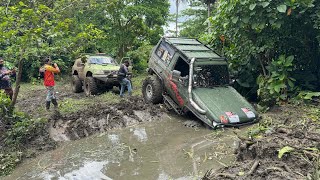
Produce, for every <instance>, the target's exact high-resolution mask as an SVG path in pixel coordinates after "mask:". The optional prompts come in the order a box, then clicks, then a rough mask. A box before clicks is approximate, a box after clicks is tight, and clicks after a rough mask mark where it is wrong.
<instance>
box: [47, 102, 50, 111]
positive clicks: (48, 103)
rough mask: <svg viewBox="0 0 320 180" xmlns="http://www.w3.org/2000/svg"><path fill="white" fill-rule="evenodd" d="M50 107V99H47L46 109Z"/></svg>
mask: <svg viewBox="0 0 320 180" xmlns="http://www.w3.org/2000/svg"><path fill="white" fill-rule="evenodd" d="M49 109H50V101H46V110H47V111H49Z"/></svg>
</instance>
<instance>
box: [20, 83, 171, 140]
mask: <svg viewBox="0 0 320 180" xmlns="http://www.w3.org/2000/svg"><path fill="white" fill-rule="evenodd" d="M41 92H42V93H41ZM56 92H58V93H57V98H58V103H60V104H61V103H62V102H63V101H64V100H65V99H66V98H68V99H70V98H71V99H75V100H77V99H82V98H83V99H88V103H87V104H86V105H85V106H84V107H82V109H81V110H80V111H77V112H73V113H61V112H60V111H59V109H58V110H54V109H53V108H52V107H51V110H50V112H40V113H39V111H37V109H39V107H40V109H41V107H42V108H43V109H44V102H45V90H33V91H29V92H28V96H24V98H21V99H19V101H18V103H17V106H18V109H19V110H21V111H23V112H26V113H27V114H29V115H30V116H32V117H42V118H43V117H45V118H48V120H49V124H48V133H49V135H50V137H51V139H53V140H54V141H67V140H75V139H79V138H83V137H86V136H89V135H92V134H94V133H97V132H104V131H107V130H110V129H114V128H121V127H127V126H130V125H133V124H137V123H140V122H144V121H153V120H158V119H160V117H161V116H163V115H164V114H165V113H166V112H167V111H166V109H165V108H164V107H163V105H150V104H145V103H144V102H143V99H142V97H139V96H131V97H125V98H122V99H121V100H120V102H117V103H108V102H107V101H101V100H99V101H92V100H90V97H86V96H85V95H84V93H73V92H72V90H71V87H70V85H64V86H57V87H56ZM111 93H114V94H115V95H116V96H117V94H118V93H119V92H118V89H117V88H116V89H114V90H113V91H112V92H111ZM71 108H72V107H71Z"/></svg>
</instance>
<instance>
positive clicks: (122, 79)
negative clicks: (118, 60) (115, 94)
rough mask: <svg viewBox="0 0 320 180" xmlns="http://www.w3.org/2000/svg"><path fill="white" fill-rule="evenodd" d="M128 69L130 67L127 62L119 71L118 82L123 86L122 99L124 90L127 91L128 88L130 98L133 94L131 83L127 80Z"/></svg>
mask: <svg viewBox="0 0 320 180" xmlns="http://www.w3.org/2000/svg"><path fill="white" fill-rule="evenodd" d="M128 67H129V61H128V60H125V61H124V63H123V64H121V66H120V69H119V71H118V81H119V83H120V85H121V88H120V97H123V94H124V90H125V88H126V87H128V93H129V96H131V94H132V89H131V82H130V81H129V79H128V78H127V75H128Z"/></svg>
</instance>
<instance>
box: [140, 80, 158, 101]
mask: <svg viewBox="0 0 320 180" xmlns="http://www.w3.org/2000/svg"><path fill="white" fill-rule="evenodd" d="M148 84H151V86H152V90H153V92H152V94H153V96H152V97H151V99H148V98H147V96H146V88H147V85H148ZM142 94H143V98H144V100H145V101H146V102H147V103H153V104H158V103H161V102H162V101H163V97H162V84H161V81H160V79H159V78H158V77H157V76H155V75H152V76H148V77H147V78H146V79H145V80H144V81H143V84H142Z"/></svg>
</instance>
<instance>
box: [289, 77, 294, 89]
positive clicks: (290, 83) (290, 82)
mask: <svg viewBox="0 0 320 180" xmlns="http://www.w3.org/2000/svg"><path fill="white" fill-rule="evenodd" d="M288 84H289V86H290V87H291V88H293V87H294V84H293V82H292V81H291V80H290V79H288Z"/></svg>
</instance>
